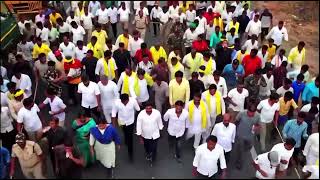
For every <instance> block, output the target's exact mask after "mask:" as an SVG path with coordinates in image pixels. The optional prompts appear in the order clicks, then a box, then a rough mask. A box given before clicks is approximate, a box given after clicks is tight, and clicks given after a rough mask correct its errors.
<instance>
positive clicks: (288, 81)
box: [284, 78, 292, 84]
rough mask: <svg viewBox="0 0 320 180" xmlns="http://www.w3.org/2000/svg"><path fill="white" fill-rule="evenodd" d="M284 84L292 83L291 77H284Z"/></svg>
mask: <svg viewBox="0 0 320 180" xmlns="http://www.w3.org/2000/svg"><path fill="white" fill-rule="evenodd" d="M284 84H292V81H291V79H289V78H285V79H284Z"/></svg>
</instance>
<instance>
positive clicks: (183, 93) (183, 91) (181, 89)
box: [169, 78, 190, 105]
mask: <svg viewBox="0 0 320 180" xmlns="http://www.w3.org/2000/svg"><path fill="white" fill-rule="evenodd" d="M178 100H181V101H183V102H185V103H186V102H189V100H190V86H189V81H188V80H186V79H185V78H182V82H181V84H178V83H177V80H176V79H173V80H171V81H170V83H169V101H170V105H174V103H176V101H178Z"/></svg>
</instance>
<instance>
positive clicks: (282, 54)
mask: <svg viewBox="0 0 320 180" xmlns="http://www.w3.org/2000/svg"><path fill="white" fill-rule="evenodd" d="M285 54H286V50H284V49H280V51H279V56H280V57H282V56H284V55H285Z"/></svg>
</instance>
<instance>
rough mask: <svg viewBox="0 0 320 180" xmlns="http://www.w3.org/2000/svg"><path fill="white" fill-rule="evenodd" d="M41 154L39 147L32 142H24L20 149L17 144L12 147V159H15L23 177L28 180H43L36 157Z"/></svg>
mask: <svg viewBox="0 0 320 180" xmlns="http://www.w3.org/2000/svg"><path fill="white" fill-rule="evenodd" d="M41 154H42V150H41V148H40V146H39V145H38V144H37V143H35V142H33V141H28V140H27V141H26V146H25V148H24V149H22V148H21V147H20V146H19V145H18V144H14V145H13V146H12V155H11V156H12V157H17V158H18V159H19V163H20V166H21V170H22V172H23V174H24V176H25V177H26V178H28V179H34V178H35V179H45V177H44V176H43V173H42V169H41V167H42V162H41V161H40V160H39V158H38V156H39V155H41Z"/></svg>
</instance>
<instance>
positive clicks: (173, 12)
mask: <svg viewBox="0 0 320 180" xmlns="http://www.w3.org/2000/svg"><path fill="white" fill-rule="evenodd" d="M179 8H180V7H179V6H176V8H174V7H173V6H170V7H169V10H168V12H169V17H170V18H173V17H174V16H176V15H177V14H178V13H179Z"/></svg>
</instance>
